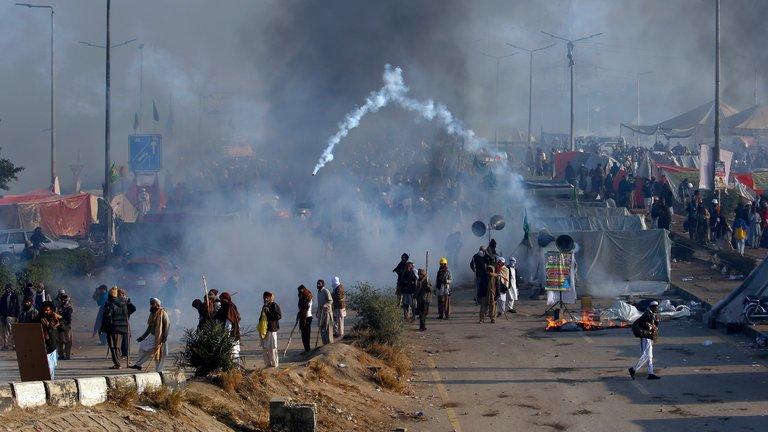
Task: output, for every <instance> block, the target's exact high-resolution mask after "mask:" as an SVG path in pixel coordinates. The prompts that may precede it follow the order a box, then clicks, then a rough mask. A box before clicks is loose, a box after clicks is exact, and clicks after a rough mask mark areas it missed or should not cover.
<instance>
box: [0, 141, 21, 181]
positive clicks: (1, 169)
mask: <svg viewBox="0 0 768 432" xmlns="http://www.w3.org/2000/svg"><path fill="white" fill-rule="evenodd" d="M0 150H2V148H0ZM22 170H24V168H23V167H19V166H16V165H14V164H13V162H11V161H10V160H8V159H0V189H2V190H8V183H9V182H11V181H13V180H18V177H16V174H18V173H20V172H21V171H22Z"/></svg>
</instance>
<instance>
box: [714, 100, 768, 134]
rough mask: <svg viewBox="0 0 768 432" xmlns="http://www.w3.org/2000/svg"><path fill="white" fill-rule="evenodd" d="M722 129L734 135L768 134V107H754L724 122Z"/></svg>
mask: <svg viewBox="0 0 768 432" xmlns="http://www.w3.org/2000/svg"><path fill="white" fill-rule="evenodd" d="M721 127H722V129H723V130H725V131H728V132H730V133H733V134H743V133H766V132H768V106H765V105H754V106H751V107H749V108H747V109H745V110H744V111H740V112H738V113H736V114H733V115H731V116H730V117H727V118H726V119H725V120H723V124H722V125H721Z"/></svg>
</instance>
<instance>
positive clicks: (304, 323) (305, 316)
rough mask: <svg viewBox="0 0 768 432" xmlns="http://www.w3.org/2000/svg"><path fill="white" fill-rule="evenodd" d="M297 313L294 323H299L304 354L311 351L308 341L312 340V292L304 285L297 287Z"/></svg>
mask: <svg viewBox="0 0 768 432" xmlns="http://www.w3.org/2000/svg"><path fill="white" fill-rule="evenodd" d="M298 291H299V312H298V314H296V321H298V323H299V331H301V343H302V344H303V345H304V353H308V352H309V350H311V349H312V346H311V345H310V340H311V339H312V338H311V336H312V298H313V296H312V291H310V290H309V289H308V288H307V287H305V286H304V285H299V288H298Z"/></svg>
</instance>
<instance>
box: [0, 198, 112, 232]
mask: <svg viewBox="0 0 768 432" xmlns="http://www.w3.org/2000/svg"><path fill="white" fill-rule="evenodd" d="M3 200H5V201H3ZM3 200H0V213H2V214H6V215H7V217H4V218H3V225H4V226H3V227H2V228H6V229H34V228H37V227H38V226H39V227H41V228H42V229H43V231H44V232H46V233H47V234H51V235H53V236H55V237H79V236H83V235H85V234H87V233H88V231H89V230H90V229H91V225H93V223H94V222H96V216H97V208H96V198H95V197H94V196H93V195H91V194H88V193H80V194H75V195H68V196H60V195H55V194H51V193H47V194H46V196H42V195H41V194H37V193H35V192H32V193H29V194H25V195H15V196H11V197H5V198H4V199H3ZM13 216H15V217H13Z"/></svg>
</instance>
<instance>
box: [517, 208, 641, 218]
mask: <svg viewBox="0 0 768 432" xmlns="http://www.w3.org/2000/svg"><path fill="white" fill-rule="evenodd" d="M528 215H529V216H530V217H602V218H605V217H609V216H629V210H627V208H626V207H591V206H590V207H582V206H574V207H532V208H530V209H528Z"/></svg>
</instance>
